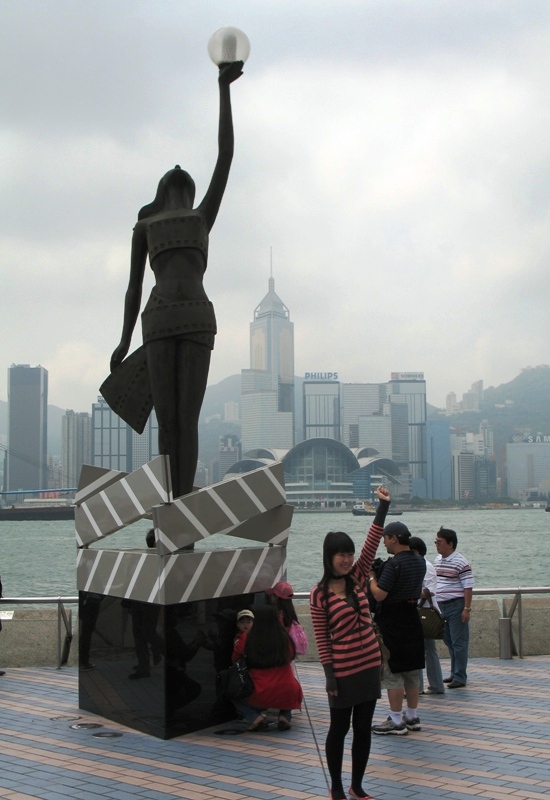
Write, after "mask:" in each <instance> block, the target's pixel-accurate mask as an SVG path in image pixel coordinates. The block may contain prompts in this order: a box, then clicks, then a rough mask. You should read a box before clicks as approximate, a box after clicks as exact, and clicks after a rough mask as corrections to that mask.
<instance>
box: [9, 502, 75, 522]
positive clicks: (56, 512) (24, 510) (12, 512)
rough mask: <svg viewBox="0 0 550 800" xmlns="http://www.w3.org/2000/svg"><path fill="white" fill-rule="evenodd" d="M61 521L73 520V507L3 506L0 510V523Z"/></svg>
mask: <svg viewBox="0 0 550 800" xmlns="http://www.w3.org/2000/svg"><path fill="white" fill-rule="evenodd" d="M61 519H74V506H68V505H59V506H4V507H3V508H0V522H30V521H32V520H61Z"/></svg>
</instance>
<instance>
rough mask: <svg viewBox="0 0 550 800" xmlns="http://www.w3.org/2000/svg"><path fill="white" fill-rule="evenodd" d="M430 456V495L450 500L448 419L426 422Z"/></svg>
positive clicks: (431, 497) (435, 498) (428, 456)
mask: <svg viewBox="0 0 550 800" xmlns="http://www.w3.org/2000/svg"><path fill="white" fill-rule="evenodd" d="M426 441H427V458H428V497H429V498H430V499H431V500H449V499H450V497H451V440H450V425H449V422H448V420H446V419H443V418H442V419H433V420H428V422H427V424H426Z"/></svg>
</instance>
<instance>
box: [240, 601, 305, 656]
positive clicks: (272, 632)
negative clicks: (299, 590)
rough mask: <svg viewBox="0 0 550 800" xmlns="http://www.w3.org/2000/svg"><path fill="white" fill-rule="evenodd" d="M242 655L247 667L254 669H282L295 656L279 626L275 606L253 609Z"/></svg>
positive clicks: (292, 647) (285, 634)
mask: <svg viewBox="0 0 550 800" xmlns="http://www.w3.org/2000/svg"><path fill="white" fill-rule="evenodd" d="M244 654H245V656H246V660H247V662H248V666H249V667H255V668H256V669H269V668H270V667H282V666H284V665H285V664H289V663H290V662H291V661H292V659H293V658H294V656H295V655H296V653H295V649H294V643H293V642H292V639H291V638H290V636H289V635H288V633H287V632H286V631H285V629H284V628H283V626H282V625H281V622H280V621H279V614H278V613H277V609H276V608H275V606H271V605H265V606H258V607H257V608H255V609H254V625H253V626H252V628H251V629H250V630H249V631H248V635H247V637H246V644H245V646H244Z"/></svg>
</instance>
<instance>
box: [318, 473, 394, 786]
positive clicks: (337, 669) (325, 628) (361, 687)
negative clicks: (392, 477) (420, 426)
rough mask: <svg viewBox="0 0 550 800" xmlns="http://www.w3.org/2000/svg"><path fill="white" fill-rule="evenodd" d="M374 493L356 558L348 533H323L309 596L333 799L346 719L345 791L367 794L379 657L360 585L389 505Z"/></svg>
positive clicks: (381, 494)
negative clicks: (374, 505) (318, 573)
mask: <svg viewBox="0 0 550 800" xmlns="http://www.w3.org/2000/svg"><path fill="white" fill-rule="evenodd" d="M377 495H378V509H377V512H376V516H375V518H374V521H373V523H372V525H371V527H370V530H369V532H368V535H367V538H366V539H365V543H364V544H363V548H362V550H361V553H360V555H359V558H358V559H357V561H354V553H355V545H354V543H353V540H352V539H351V538H350V537H349V536H348V535H347V533H342V532H331V533H327V535H326V537H325V541H324V543H323V569H324V572H323V577H322V578H321V580H320V581H319V583H318V584H317V585H316V586H314V587H313V589H312V590H311V595H310V608H311V618H312V621H313V630H314V633H315V640H316V642H317V648H318V650H319V659H320V661H321V664H322V666H323V669H324V671H325V677H326V690H327V694H328V703H329V707H330V727H329V731H328V734H327V739H326V756H327V765H328V769H329V773H330V778H331V784H332V786H331V791H330V797H331V798H332V800H346V793H345V792H344V787H343V784H342V761H343V757H344V741H345V738H346V735H347V733H348V731H349V727H350V723H351V724H352V725H353V741H352V745H351V773H352V775H351V787H350V789H349V794H350V796H351V797H352V798H358V799H360V800H364V799H365V798H370V795H369V794H367V793H366V792H365V791H364V789H363V787H362V782H363V777H364V774H365V770H366V767H367V762H368V758H369V754H370V741H371V725H372V717H373V714H374V709H375V706H376V701H377V699H378V698H379V697H380V666H381V657H380V647H379V645H378V641H377V639H376V635H375V633H374V629H373V626H372V620H371V616H370V612H369V603H368V599H367V595H366V590H365V588H364V587H365V584H366V581H367V580H368V574H369V570H370V568H371V566H372V562H373V560H374V557H375V555H376V550H377V548H378V544H379V542H380V539H381V537H382V533H383V526H384V520H385V518H386V514H387V511H388V508H389V505H390V495H389V492H388V490H387V489H383V488H381V487H379V488H378V489H377Z"/></svg>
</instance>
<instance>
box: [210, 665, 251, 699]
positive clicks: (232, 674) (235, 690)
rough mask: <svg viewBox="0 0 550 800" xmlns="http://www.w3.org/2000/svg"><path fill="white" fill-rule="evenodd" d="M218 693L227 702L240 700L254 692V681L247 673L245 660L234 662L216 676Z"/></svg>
mask: <svg viewBox="0 0 550 800" xmlns="http://www.w3.org/2000/svg"><path fill="white" fill-rule="evenodd" d="M217 687H218V693H219V694H223V695H225V697H227V698H229V700H241V699H242V698H243V697H248V696H249V695H251V694H252V692H253V691H254V681H253V679H252V675H251V674H250V672H249V671H248V666H247V664H246V658H239V659H238V660H237V661H234V662H233V664H231V666H230V667H229V668H228V669H222V670H220V672H218V675H217Z"/></svg>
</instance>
